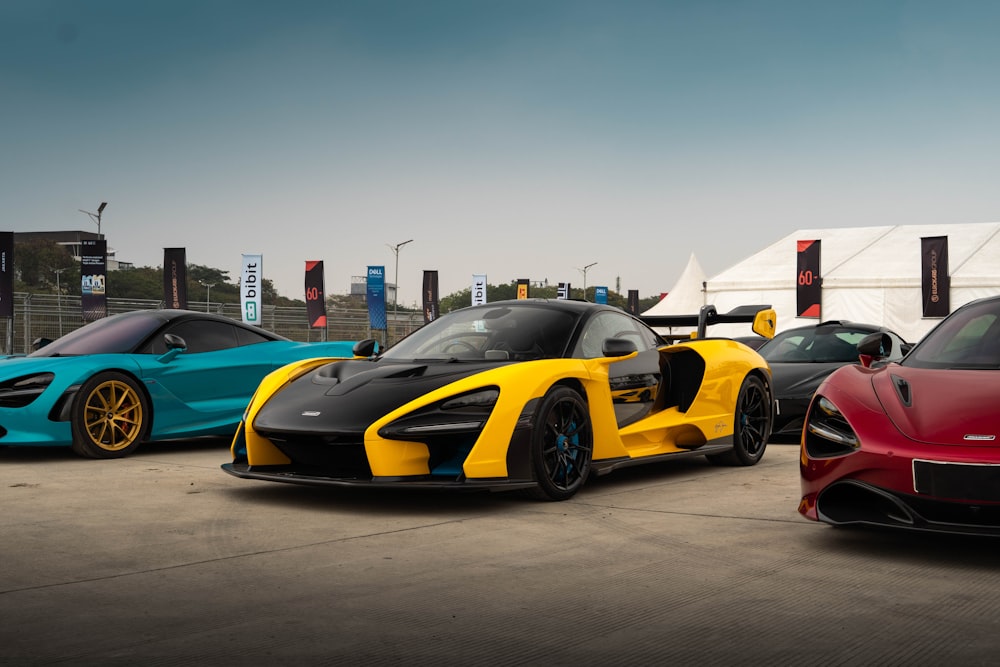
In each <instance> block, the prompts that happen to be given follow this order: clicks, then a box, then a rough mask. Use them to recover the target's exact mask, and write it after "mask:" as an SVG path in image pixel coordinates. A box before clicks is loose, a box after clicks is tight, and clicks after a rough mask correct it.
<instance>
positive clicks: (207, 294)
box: [198, 280, 215, 313]
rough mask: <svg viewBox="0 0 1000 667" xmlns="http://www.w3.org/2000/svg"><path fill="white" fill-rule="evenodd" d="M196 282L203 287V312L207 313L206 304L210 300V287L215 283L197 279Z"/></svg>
mask: <svg viewBox="0 0 1000 667" xmlns="http://www.w3.org/2000/svg"><path fill="white" fill-rule="evenodd" d="M198 284H199V285H201V286H202V287H204V288H205V312H206V313H207V312H208V304H209V302H211V300H212V288H213V287H215V283H206V282H202V281H201V280H199V281H198Z"/></svg>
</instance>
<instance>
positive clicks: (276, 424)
mask: <svg viewBox="0 0 1000 667" xmlns="http://www.w3.org/2000/svg"><path fill="white" fill-rule="evenodd" d="M504 363H510V362H488V363H482V362H476V363H466V362H447V361H430V362H425V363H418V362H414V363H403V362H390V361H369V360H367V359H351V360H347V361H336V362H333V363H331V364H327V365H326V366H322V367H320V368H318V369H316V370H315V371H312V372H311V373H307V374H305V375H303V376H302V377H300V378H298V379H296V380H295V381H294V382H292V383H291V384H289V385H288V386H287V387H285V388H284V389H282V390H281V391H280V392H278V393H277V394H275V395H274V396H272V397H271V399H270V400H269V401H268V402H267V403H266V404H265V405H264V407H263V408H261V409H260V411H259V412H258V413H257V416H256V417H255V418H254V422H253V426H254V429H255V430H256V431H257V432H259V433H261V434H265V435H266V434H268V433H273V434H279V433H288V434H293V433H295V434H303V433H306V434H324V435H347V434H354V435H358V434H361V433H363V432H364V431H365V430H366V429H367V428H368V427H369V426H370V425H371V424H372V423H373V422H375V421H376V420H378V419H380V418H381V417H383V416H385V415H386V414H387V413H389V412H391V411H393V410H395V409H396V408H398V407H399V406H401V405H403V404H405V403H408V402H410V401H412V400H414V399H415V398H417V397H419V396H422V395H424V394H426V393H428V392H431V391H433V390H435V389H437V388H439V387H443V386H444V385H446V384H449V383H451V382H456V381H457V380H461V379H462V378H465V377H468V376H470V375H475V374H476V373H481V372H482V371H485V370H489V369H491V368H497V367H499V366H501V365H504Z"/></svg>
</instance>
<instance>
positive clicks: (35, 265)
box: [14, 239, 659, 313]
mask: <svg viewBox="0 0 1000 667" xmlns="http://www.w3.org/2000/svg"><path fill="white" fill-rule="evenodd" d="M207 285H211V286H212V287H211V290H209V288H208V287H207ZM186 286H187V297H188V301H206V300H208V298H207V297H208V296H209V295H210V296H211V301H213V302H216V303H239V302H240V289H239V283H238V282H237V281H235V280H233V279H232V278H231V277H230V275H229V271H223V270H221V269H216V268H212V267H210V266H202V265H200V264H188V265H187V285H186ZM80 287H81V281H80V262H79V260H77V259H74V258H73V256H72V255H71V254H70V252H69V250H68V249H67V248H66V246H63V245H59V244H58V243H56V242H55V241H51V240H46V239H32V240H30V241H23V242H18V243H17V244H16V245H15V248H14V291H15V292H29V293H41V292H44V293H50V294H52V293H56V291H57V290H58V291H60V292H61V293H62V294H66V295H71V296H80ZM105 289H106V290H107V295H108V297H111V298H121V299H151V300H162V299H163V269H162V268H160V267H150V266H143V267H133V268H128V269H122V270H120V271H111V272H109V273H108V276H107V282H106V285H105ZM556 291H557V287H556V286H555V285H552V286H532V287H531V289H530V291H529V295H530V296H532V297H542V298H549V299H554V298H556ZM262 294H263V301H264V303H266V304H268V305H275V306H305V301H304V300H302V299H291V298H288V297H285V296H282V295H280V294H278V293H277V291H276V290H275V289H274V283H273V282H272V281H270V280H268V279H267V278H264V280H263V281H262ZM572 296H573V297H574V298H579V297H580V296H581V294H580V290H574V294H573V295H572ZM516 298H517V281H511V282H510V283H501V284H499V285H492V284H487V286H486V300H487V301H488V302H493V301H502V300H505V299H516ZM586 299H587V300H588V301H593V300H594V288H593V287H588V288H587V294H586ZM327 301H328V302H329V303H331V304H333V305H336V306H339V307H344V308H348V307H357V308H362V307H364V298H363V297H351V296H347V295H327ZM657 301H659V296H658V295H657V296H655V297H648V298H646V299H640V300H639V312H643V311H644V310H648V309H649V308H652V307H653V306H654V305H655V304H656V302H657ZM471 303H472V287H471V286H470V287H469V288H467V289H464V290H461V291H458V292H454V293H452V294H449V295H447V296H444V297H442V298H441V299H440V311H441V312H442V313H447V312H450V311H452V310H457V309H459V308H464V307H466V306H468V305H470V304H471ZM608 304H610V305H612V306H617V307H619V308H622V309H626V308H627V306H628V298H627V296H622V295H621V294H619V293H617V292H614V291H612V290H608ZM397 307H398V309H399V310H400V311H412V310H414V309H413V308H407V307H406V306H404V305H403V304H399V305H398V306H397Z"/></svg>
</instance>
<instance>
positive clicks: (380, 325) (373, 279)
mask: <svg viewBox="0 0 1000 667" xmlns="http://www.w3.org/2000/svg"><path fill="white" fill-rule="evenodd" d="M367 282H368V287H367V300H368V324H369V326H370V327H371V328H372V329H388V328H389V327H388V322H387V321H386V317H385V267H384V266H369V267H368V281H367Z"/></svg>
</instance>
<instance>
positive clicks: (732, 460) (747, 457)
mask: <svg viewBox="0 0 1000 667" xmlns="http://www.w3.org/2000/svg"><path fill="white" fill-rule="evenodd" d="M771 411H772V402H771V399H770V394H769V393H768V391H767V386H766V385H765V384H764V381H763V380H762V379H760V377H758V376H756V375H748V376H747V377H746V378H744V380H743V384H742V385H741V386H740V393H739V395H738V396H737V398H736V412H735V413H734V416H733V448H732V449H731V450H729V451H728V452H723V453H722V454H710V455H708V456H707V457H706V458H707V459H708V460H709V461H711V462H712V463H715V464H718V465H728V466H752V465H754V464H755V463H757V461H760V459H761V457H762V456H764V449H766V448H767V441H768V439H769V438H770V436H771V418H772V414H771Z"/></svg>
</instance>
